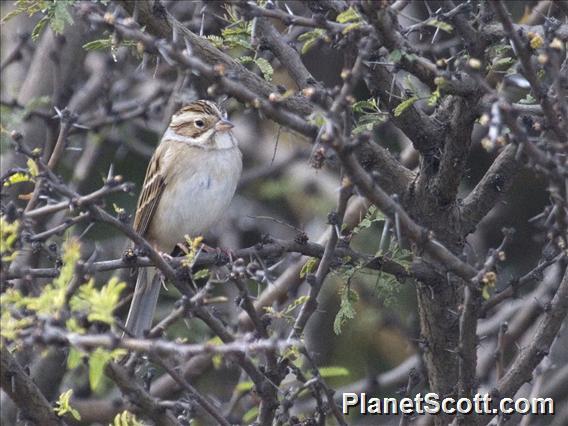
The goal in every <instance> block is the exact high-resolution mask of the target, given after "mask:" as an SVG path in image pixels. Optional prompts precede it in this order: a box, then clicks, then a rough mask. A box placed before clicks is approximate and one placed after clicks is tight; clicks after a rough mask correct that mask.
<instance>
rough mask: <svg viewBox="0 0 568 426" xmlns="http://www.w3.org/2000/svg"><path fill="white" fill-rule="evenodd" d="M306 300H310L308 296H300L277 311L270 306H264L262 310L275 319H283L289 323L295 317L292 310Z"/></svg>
mask: <svg viewBox="0 0 568 426" xmlns="http://www.w3.org/2000/svg"><path fill="white" fill-rule="evenodd" d="M308 300H310V296H300V297H298V298H297V299H296V300H294V301H292V303H290V304H289V305H288V306H286V308H284V309H283V310H281V311H277V310H276V309H274V308H273V307H271V306H265V307H264V311H265V312H266V313H267V314H268V315H269V316H271V317H273V318H277V319H285V320H286V321H288V322H289V323H293V322H294V320H295V318H294V316H293V315H292V312H293V311H294V310H295V309H296V308H297V307H299V306H302V305H303V304H305V303H306V302H307V301H308Z"/></svg>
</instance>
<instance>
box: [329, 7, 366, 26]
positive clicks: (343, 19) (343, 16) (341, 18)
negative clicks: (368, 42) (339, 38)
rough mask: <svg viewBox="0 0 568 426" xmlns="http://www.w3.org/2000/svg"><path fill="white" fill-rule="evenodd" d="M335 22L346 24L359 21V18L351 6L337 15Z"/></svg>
mask: <svg viewBox="0 0 568 426" xmlns="http://www.w3.org/2000/svg"><path fill="white" fill-rule="evenodd" d="M335 20H336V21H337V22H339V23H340V24H346V23H347V22H354V21H360V20H361V17H360V16H359V14H358V13H357V11H356V10H355V9H353V7H352V6H351V7H349V9H347V10H345V11H343V12H341V13H340V14H339V15H337V18H335Z"/></svg>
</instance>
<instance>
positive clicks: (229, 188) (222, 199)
mask: <svg viewBox="0 0 568 426" xmlns="http://www.w3.org/2000/svg"><path fill="white" fill-rule="evenodd" d="M233 127H234V125H233V123H231V122H230V121H229V120H228V119H227V115H226V112H225V111H224V110H223V108H222V107H221V106H219V105H217V104H216V103H215V102H212V101H209V100H197V101H193V102H190V103H188V104H187V105H185V106H183V107H182V108H181V109H179V110H178V111H177V112H176V113H175V114H174V115H173V116H172V118H171V121H170V123H169V126H168V128H167V129H166V131H165V133H164V135H163V136H162V138H161V141H160V143H159V145H158V146H157V148H156V150H155V151H154V154H153V155H152V158H151V159H150V163H149V164H148V168H147V170H146V176H145V178H144V183H143V185H142V190H141V193H140V196H139V198H138V203H137V207H136V214H135V216H134V223H133V228H134V230H135V231H136V232H137V233H138V234H139V235H141V236H142V237H144V238H145V239H146V240H147V241H148V242H149V243H150V244H151V245H152V247H154V249H156V250H158V251H159V252H161V253H166V254H169V253H171V252H172V251H173V250H174V249H175V247H176V245H177V244H179V243H182V242H184V240H185V236H189V237H191V238H193V237H197V236H202V235H203V234H205V233H206V232H207V231H208V230H209V229H210V228H211V227H212V226H213V225H215V224H216V223H217V222H218V221H219V220H220V219H221V217H222V216H223V214H224V213H225V212H226V211H227V209H228V208H229V204H230V202H231V200H232V198H233V196H234V194H235V190H236V188H237V183H238V180H239V177H240V175H241V172H242V154H241V151H240V149H239V146H238V141H237V139H236V138H235V136H234V135H233V133H232V131H231V129H232V128H233ZM160 287H161V279H160V276H159V274H158V273H157V270H156V268H153V267H147V268H140V269H139V271H138V277H137V280H136V287H135V289H134V295H133V298H132V302H131V304H130V310H129V312H128V316H127V319H126V324H125V327H126V330H127V331H128V333H130V334H131V335H132V336H134V337H143V336H144V334H145V332H147V331H148V330H149V329H150V328H151V326H152V320H153V318H154V313H155V310H156V305H157V302H158V296H159V293H160Z"/></svg>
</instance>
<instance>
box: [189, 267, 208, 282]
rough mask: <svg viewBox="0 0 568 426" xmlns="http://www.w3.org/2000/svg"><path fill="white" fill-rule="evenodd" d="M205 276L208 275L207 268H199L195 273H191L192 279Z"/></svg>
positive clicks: (199, 278)
mask: <svg viewBox="0 0 568 426" xmlns="http://www.w3.org/2000/svg"><path fill="white" fill-rule="evenodd" d="M207 277H209V269H201V270H199V271H197V272H196V273H195V274H193V279H194V280H201V279H203V278H207Z"/></svg>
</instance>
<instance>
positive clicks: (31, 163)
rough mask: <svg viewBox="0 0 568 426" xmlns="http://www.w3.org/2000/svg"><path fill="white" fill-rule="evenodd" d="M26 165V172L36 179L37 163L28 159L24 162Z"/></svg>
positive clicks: (37, 172)
mask: <svg viewBox="0 0 568 426" xmlns="http://www.w3.org/2000/svg"><path fill="white" fill-rule="evenodd" d="M26 165H27V166H28V170H29V171H30V175H31V176H32V177H36V176H37V175H38V174H39V169H38V167H37V163H36V162H35V161H34V160H32V159H31V158H28V161H26Z"/></svg>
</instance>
